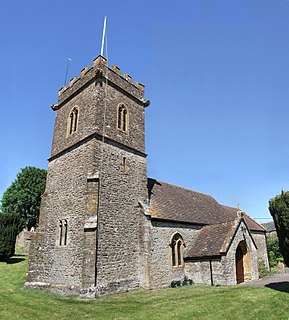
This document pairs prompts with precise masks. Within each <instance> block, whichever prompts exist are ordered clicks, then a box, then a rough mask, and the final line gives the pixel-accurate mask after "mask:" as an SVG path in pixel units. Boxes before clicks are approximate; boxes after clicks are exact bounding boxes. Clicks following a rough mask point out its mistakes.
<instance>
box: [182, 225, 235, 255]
mask: <svg viewBox="0 0 289 320" xmlns="http://www.w3.org/2000/svg"><path fill="white" fill-rule="evenodd" d="M233 226H234V221H229V222H224V223H220V224H213V225H208V226H205V227H203V228H202V230H201V231H200V233H199V235H198V237H197V238H196V240H195V241H194V243H193V245H192V247H191V248H190V249H189V250H188V252H187V253H186V258H201V257H202V258H204V257H214V256H219V255H220V253H221V250H222V247H223V246H224V242H225V240H226V238H227V237H228V234H229V233H230V230H232V228H233ZM234 230H235V229H234Z"/></svg>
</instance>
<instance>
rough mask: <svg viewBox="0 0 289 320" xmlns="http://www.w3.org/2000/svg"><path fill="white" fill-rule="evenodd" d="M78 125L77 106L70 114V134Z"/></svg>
mask: <svg viewBox="0 0 289 320" xmlns="http://www.w3.org/2000/svg"><path fill="white" fill-rule="evenodd" d="M77 126H78V109H77V108H76V107H75V108H73V109H72V111H71V112H70V114H69V119H68V128H67V133H68V134H69V135H70V134H72V133H73V132H76V131H77Z"/></svg>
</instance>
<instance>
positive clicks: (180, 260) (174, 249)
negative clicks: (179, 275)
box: [170, 233, 184, 267]
mask: <svg viewBox="0 0 289 320" xmlns="http://www.w3.org/2000/svg"><path fill="white" fill-rule="evenodd" d="M170 247H171V257H172V266H173V267H181V266H183V265H184V240H183V238H182V236H181V235H180V234H179V233H176V234H175V235H174V236H173V238H172V241H171V245H170Z"/></svg>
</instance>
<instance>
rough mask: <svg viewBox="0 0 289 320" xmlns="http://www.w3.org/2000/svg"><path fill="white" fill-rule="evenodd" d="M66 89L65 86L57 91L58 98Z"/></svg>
mask: <svg viewBox="0 0 289 320" xmlns="http://www.w3.org/2000/svg"><path fill="white" fill-rule="evenodd" d="M66 89H67V86H62V87H61V88H60V89H59V90H58V96H60V95H61V94H62V93H63V92H64V91H65V90H66Z"/></svg>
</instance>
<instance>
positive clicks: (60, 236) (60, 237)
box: [59, 221, 62, 246]
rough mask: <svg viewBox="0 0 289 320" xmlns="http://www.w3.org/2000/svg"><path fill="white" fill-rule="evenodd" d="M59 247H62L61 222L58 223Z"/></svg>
mask: <svg viewBox="0 0 289 320" xmlns="http://www.w3.org/2000/svg"><path fill="white" fill-rule="evenodd" d="M59 245H60V246H62V221H59Z"/></svg>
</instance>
